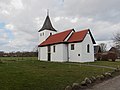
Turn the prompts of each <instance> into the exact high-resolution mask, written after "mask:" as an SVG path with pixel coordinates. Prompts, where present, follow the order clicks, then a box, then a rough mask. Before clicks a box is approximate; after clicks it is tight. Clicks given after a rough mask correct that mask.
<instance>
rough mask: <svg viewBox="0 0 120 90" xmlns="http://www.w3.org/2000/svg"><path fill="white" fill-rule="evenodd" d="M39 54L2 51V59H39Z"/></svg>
mask: <svg viewBox="0 0 120 90" xmlns="http://www.w3.org/2000/svg"><path fill="white" fill-rule="evenodd" d="M37 55H38V52H9V53H6V52H3V51H0V57H37Z"/></svg>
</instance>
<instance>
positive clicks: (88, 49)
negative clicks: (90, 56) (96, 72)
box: [87, 44, 90, 53]
mask: <svg viewBox="0 0 120 90" xmlns="http://www.w3.org/2000/svg"><path fill="white" fill-rule="evenodd" d="M87 53H90V45H89V44H88V45H87Z"/></svg>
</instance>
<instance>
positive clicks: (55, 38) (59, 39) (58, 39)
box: [39, 29, 73, 46]
mask: <svg viewBox="0 0 120 90" xmlns="http://www.w3.org/2000/svg"><path fill="white" fill-rule="evenodd" d="M72 31H73V29H71V30H67V31H64V32H61V33H58V34H54V35H52V36H50V37H48V39H47V40H45V41H44V42H42V43H41V44H40V45H39V46H46V45H51V44H57V43H63V42H65V41H64V40H65V39H66V38H67V36H68V35H69V34H70V33H71V32H72Z"/></svg>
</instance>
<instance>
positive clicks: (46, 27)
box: [38, 12, 57, 43]
mask: <svg viewBox="0 0 120 90" xmlns="http://www.w3.org/2000/svg"><path fill="white" fill-rule="evenodd" d="M38 32H39V42H40V43H42V42H43V41H45V40H46V39H47V38H48V37H49V36H50V35H53V34H55V33H56V32H57V30H55V29H54V28H53V26H52V23H51V21H50V17H49V12H47V17H46V19H45V21H44V24H43V26H42V28H41V29H40V30H39V31H38Z"/></svg>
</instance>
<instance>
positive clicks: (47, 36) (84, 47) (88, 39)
mask: <svg viewBox="0 0 120 90" xmlns="http://www.w3.org/2000/svg"><path fill="white" fill-rule="evenodd" d="M38 32H39V45H38V59H39V60H41V61H53V62H94V46H93V44H95V40H94V38H93V36H92V33H91V31H90V29H85V30H80V31H77V32H76V31H75V30H74V29H68V30H65V31H63V32H57V30H56V29H54V27H53V26H52V23H51V20H50V17H49V15H47V17H46V19H45V21H44V24H43V26H42V28H41V29H40V30H39V31H38Z"/></svg>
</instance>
